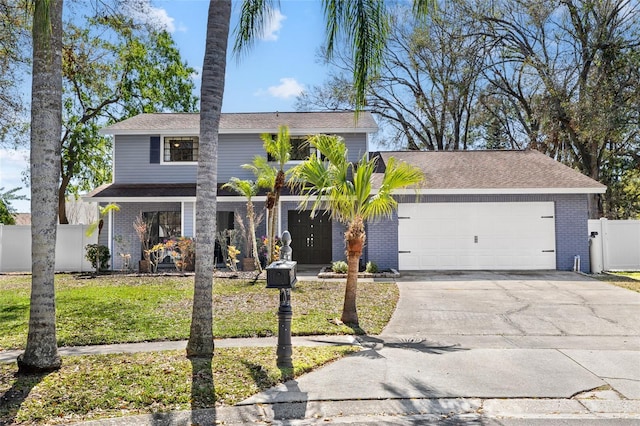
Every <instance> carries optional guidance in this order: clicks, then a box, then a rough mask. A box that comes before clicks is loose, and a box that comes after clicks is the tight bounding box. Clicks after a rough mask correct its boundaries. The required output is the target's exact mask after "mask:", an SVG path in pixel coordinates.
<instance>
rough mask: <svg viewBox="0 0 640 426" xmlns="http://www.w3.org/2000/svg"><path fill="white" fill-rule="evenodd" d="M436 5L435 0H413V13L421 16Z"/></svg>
mask: <svg viewBox="0 0 640 426" xmlns="http://www.w3.org/2000/svg"><path fill="white" fill-rule="evenodd" d="M437 6H438V3H437V2H436V1H435V0H413V15H414V16H415V17H416V18H423V17H426V16H428V15H429V14H431V13H433V12H434V11H435V9H436V7H437Z"/></svg>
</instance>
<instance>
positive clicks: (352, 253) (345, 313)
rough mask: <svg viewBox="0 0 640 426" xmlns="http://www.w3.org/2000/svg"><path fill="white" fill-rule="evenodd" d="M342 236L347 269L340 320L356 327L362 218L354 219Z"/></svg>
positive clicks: (362, 242) (363, 236)
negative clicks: (343, 237) (344, 243)
mask: <svg viewBox="0 0 640 426" xmlns="http://www.w3.org/2000/svg"><path fill="white" fill-rule="evenodd" d="M344 236H345V241H346V243H347V266H348V269H347V285H346V286H345V290H344V305H343V307H342V317H341V318H340V320H341V321H342V322H343V323H345V324H351V325H356V326H357V325H358V309H357V307H356V298H357V293H358V269H359V268H358V267H359V264H360V256H362V247H363V246H364V241H365V238H366V234H365V231H364V221H363V220H362V218H360V217H356V218H355V219H354V220H352V221H351V223H350V224H349V227H348V229H347V231H346V232H345V235H344Z"/></svg>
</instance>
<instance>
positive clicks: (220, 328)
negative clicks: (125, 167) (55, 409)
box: [0, 275, 398, 349]
mask: <svg viewBox="0 0 640 426" xmlns="http://www.w3.org/2000/svg"><path fill="white" fill-rule="evenodd" d="M30 280H31V277H30V276H16V275H2V276H0V349H12V348H24V345H25V344H26V336H27V326H28V315H29V292H30V285H31V283H30ZM343 297H344V283H343V282H341V283H335V282H309V281H299V282H298V283H297V286H296V288H295V289H294V290H293V292H292V307H293V313H294V317H293V321H292V334H294V335H314V334H348V333H353V332H354V330H353V329H351V328H349V327H346V326H344V325H342V326H338V325H335V324H333V323H332V322H330V321H329V320H332V319H335V318H339V317H340V312H341V310H342V301H343ZM192 298H193V277H177V276H176V277H171V276H157V277H151V276H142V277H133V276H121V275H112V276H102V277H99V278H96V279H77V278H76V277H75V276H73V275H56V304H57V306H56V309H57V333H58V334H57V336H58V345H59V346H78V345H95V344H107V343H124V342H141V341H159V340H182V339H186V338H188V334H189V324H190V321H191V301H192ZM397 299H398V288H397V286H396V285H395V284H394V283H371V282H362V283H359V285H358V313H359V315H360V326H361V330H356V331H357V332H366V333H368V334H377V333H380V332H381V331H382V328H383V327H384V326H385V324H386V323H387V322H388V321H389V318H390V317H391V314H392V313H393V310H394V309H395V305H396V302H397ZM278 303H279V299H278V290H273V289H265V282H264V281H257V282H256V283H255V284H254V283H252V282H249V281H242V280H225V279H216V281H215V285H214V303H213V305H214V316H215V319H214V335H215V336H216V338H225V337H251V336H270V335H276V334H277V330H278V319H277V310H278Z"/></svg>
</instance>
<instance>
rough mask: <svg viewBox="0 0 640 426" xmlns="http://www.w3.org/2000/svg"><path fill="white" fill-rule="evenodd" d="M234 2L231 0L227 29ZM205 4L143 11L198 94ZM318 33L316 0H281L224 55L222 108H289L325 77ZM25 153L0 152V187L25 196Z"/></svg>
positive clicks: (176, 2) (186, 1)
mask: <svg viewBox="0 0 640 426" xmlns="http://www.w3.org/2000/svg"><path fill="white" fill-rule="evenodd" d="M144 1H147V0H143V2H144ZM239 4H240V3H239V2H238V1H234V2H233V17H232V23H231V30H232V31H233V29H234V28H235V25H236V22H237V16H238V9H239ZM208 6H209V1H208V0H156V1H154V2H152V4H150V5H148V6H147V7H146V8H145V10H144V16H146V17H147V18H148V19H153V20H154V21H157V22H158V24H159V25H162V26H164V27H165V28H166V29H167V30H169V31H170V32H171V34H172V35H173V38H174V40H175V42H176V44H177V46H178V47H179V49H180V53H181V55H182V58H183V60H185V61H186V62H187V63H188V64H189V65H190V66H191V67H193V68H195V69H196V70H197V72H198V73H197V75H196V76H194V79H195V81H196V84H197V95H198V96H199V92H200V89H199V88H200V84H199V83H200V75H199V72H200V70H201V68H202V60H203V57H204V45H205V43H204V42H205V33H206V24H207V10H208ZM324 34H325V30H324V19H323V13H322V8H321V4H320V0H281V1H280V11H279V13H276V14H275V15H274V19H272V20H271V24H270V25H268V28H267V30H266V31H265V34H264V35H263V37H262V38H261V39H260V40H258V41H257V42H256V43H255V45H254V47H253V48H252V49H251V50H250V51H247V52H246V53H245V54H243V55H242V56H241V57H240V58H236V57H234V56H232V55H231V54H230V55H229V57H228V61H227V75H226V84H225V93H224V103H223V106H222V110H223V112H262V111H293V110H294V107H293V105H294V102H295V99H296V96H297V95H298V94H299V93H300V92H301V91H303V90H304V89H305V88H310V87H311V86H314V85H318V84H321V83H322V82H323V81H324V80H325V76H326V68H325V67H323V66H322V65H320V64H318V61H317V52H318V49H319V48H320V46H321V45H322V43H323V42H324ZM232 43H233V42H232V41H230V48H231V46H232ZM28 155H29V153H28V150H27V151H25V150H22V151H11V150H1V151H0V188H1V187H4V188H5V190H9V189H12V188H15V187H17V186H22V187H23V190H22V191H21V194H24V195H27V196H29V189H28V188H24V184H23V183H22V181H21V173H22V172H23V171H24V170H25V169H26V168H27V165H28ZM12 205H13V206H14V207H15V208H16V209H17V210H18V211H19V212H28V211H29V210H30V204H29V201H15V202H13V203H12Z"/></svg>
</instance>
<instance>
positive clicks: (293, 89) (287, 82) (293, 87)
mask: <svg viewBox="0 0 640 426" xmlns="http://www.w3.org/2000/svg"><path fill="white" fill-rule="evenodd" d="M303 91H304V86H303V85H302V84H300V83H298V82H297V81H296V79H295V78H291V77H285V78H281V79H280V84H279V85H277V86H270V87H269V88H268V89H267V90H264V89H260V90H258V91H257V92H256V93H255V95H256V96H264V95H269V96H273V97H274V98H282V99H288V98H291V97H293V96H298V95H299V94H300V93H302V92H303Z"/></svg>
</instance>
